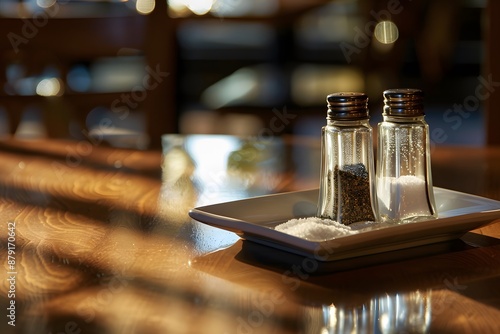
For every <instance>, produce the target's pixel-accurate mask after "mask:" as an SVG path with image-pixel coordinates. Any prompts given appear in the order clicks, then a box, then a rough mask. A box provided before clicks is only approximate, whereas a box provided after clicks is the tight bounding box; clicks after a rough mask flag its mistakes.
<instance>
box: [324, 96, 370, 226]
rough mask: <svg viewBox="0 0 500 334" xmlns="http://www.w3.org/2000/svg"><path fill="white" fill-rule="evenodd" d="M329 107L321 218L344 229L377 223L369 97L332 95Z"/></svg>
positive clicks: (328, 99)
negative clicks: (342, 225) (357, 223)
mask: <svg viewBox="0 0 500 334" xmlns="http://www.w3.org/2000/svg"><path fill="white" fill-rule="evenodd" d="M327 105H328V111H327V118H326V119H327V124H326V125H325V126H324V127H323V128H322V132H321V170H320V174H321V175H320V190H319V191H320V192H319V202H318V212H317V215H318V216H319V217H321V218H328V219H332V220H335V221H337V222H339V223H342V224H344V225H350V224H352V223H355V222H361V221H374V220H375V219H376V202H375V191H376V189H375V179H374V176H375V174H374V158H373V134H372V132H373V131H372V128H371V126H370V124H369V113H368V97H367V96H366V94H364V93H355V92H340V93H335V94H330V95H328V96H327Z"/></svg>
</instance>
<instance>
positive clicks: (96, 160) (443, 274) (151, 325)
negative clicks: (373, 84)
mask: <svg viewBox="0 0 500 334" xmlns="http://www.w3.org/2000/svg"><path fill="white" fill-rule="evenodd" d="M231 143H233V144H234V140H233V141H231ZM238 145H240V146H237V148H236V151H234V148H231V150H232V151H231V152H227V153H228V154H229V155H228V156H231V153H233V154H234V152H236V153H237V154H240V156H244V157H245V156H246V157H248V156H252V157H253V158H251V159H250V160H248V161H246V163H244V164H241V163H240V164H236V165H234V164H231V168H223V169H220V167H219V169H218V170H209V168H210V166H211V164H212V162H213V161H212V162H211V160H210V159H213V156H216V155H215V154H216V152H212V154H208V157H207V156H204V157H200V158H199V159H198V157H196V156H195V155H193V154H192V152H189V151H186V152H184V151H182V150H181V151H175V152H173V153H172V152H168V153H170V155H168V156H167V154H166V153H165V154H162V152H160V151H135V150H125V149H116V148H111V147H107V146H105V145H104V144H101V145H93V144H92V143H90V142H86V141H80V142H65V141H49V140H44V141H18V140H12V139H6V140H3V141H1V142H0V261H1V263H2V265H3V266H2V271H3V272H2V275H1V276H0V277H1V278H2V282H3V283H2V284H1V285H0V309H2V310H3V311H1V312H0V313H2V318H1V319H2V320H1V321H0V332H1V333H345V332H348V331H349V332H350V331H351V330H352V331H353V332H356V331H357V332H366V333H385V332H408V333H410V332H411V333H425V332H430V333H495V332H496V331H497V330H498V324H499V320H498V319H500V290H499V289H498V287H499V286H500V221H499V222H496V223H494V224H492V225H489V226H487V227H484V228H481V229H478V230H475V231H471V232H469V233H467V234H466V235H465V236H464V237H462V238H461V239H460V240H455V241H453V242H448V243H441V244H435V245H428V246H425V247H418V248H413V249H410V250H408V251H405V252H393V253H391V254H380V255H377V256H376V257H373V258H369V259H367V258H358V259H353V260H352V261H345V262H344V263H338V264H335V265H334V266H330V267H328V266H327V267H320V266H319V264H318V263H316V264H315V263H312V262H311V260H310V259H307V258H303V257H300V256H295V255H292V254H288V253H285V252H281V251H278V250H276V249H271V248H267V247H265V246H260V245H256V244H253V243H251V242H249V241H242V240H240V239H239V238H238V237H237V236H236V235H234V234H232V233H230V232H226V231H222V230H219V229H216V228H213V227H210V226H207V225H204V224H202V223H199V222H196V221H192V220H191V219H190V218H189V216H188V211H189V209H191V208H193V207H195V206H198V205H200V204H208V203H217V202H220V201H226V200H231V199H239V198H245V197H251V196H255V195H262V194H269V193H277V192H284V191H289V190H304V189H309V188H312V187H317V184H318V181H319V180H318V179H317V178H318V176H319V173H318V165H319V161H318V159H317V157H318V156H319V155H318V154H319V153H318V152H319V145H318V143H316V142H315V141H311V140H309V139H301V138H285V140H284V141H283V142H282V146H280V150H281V151H282V153H283V155H280V159H279V160H276V159H272V157H273V155H269V154H266V152H265V149H264V151H260V149H258V148H259V147H260V146H256V145H254V144H249V143H247V142H242V143H239V144H238ZM213 149H214V150H217V149H224V146H223V145H221V146H214V147H213ZM249 152H250V153H252V154H249ZM255 154H257V156H258V158H255ZM203 159H205V160H203ZM432 163H433V179H434V184H435V185H436V186H440V187H444V188H449V189H454V190H458V191H462V192H467V193H472V194H476V195H480V196H485V197H489V198H492V199H496V200H500V148H498V147H497V148H495V147H487V148H464V147H436V148H434V149H433V151H432ZM224 166H226V167H227V165H224ZM235 166H236V167H235ZM202 172H203V173H202ZM207 175H208V176H207ZM9 223H15V230H14V232H15V241H14V240H13V239H10V241H13V242H11V245H10V246H9ZM10 226H12V224H11V225H10ZM12 245H14V246H15V248H12V247H11V246H12ZM9 249H11V250H14V251H15V252H14V253H12V252H11V256H14V258H13V259H14V266H13V267H10V263H9V262H8V261H9V259H12V258H9V257H8V255H9ZM320 269H321V270H320ZM12 272H14V273H15V274H12ZM12 276H14V278H15V279H14V281H15V285H14V292H15V297H9V291H12V288H13V286H12V284H11V281H12V280H11V281H9V279H11V277H12ZM12 301H15V327H14V326H12V325H10V324H9V321H11V320H10V319H9V317H8V315H9V314H10V311H9V310H8V309H7V308H8V307H9V306H10V305H11V303H12Z"/></svg>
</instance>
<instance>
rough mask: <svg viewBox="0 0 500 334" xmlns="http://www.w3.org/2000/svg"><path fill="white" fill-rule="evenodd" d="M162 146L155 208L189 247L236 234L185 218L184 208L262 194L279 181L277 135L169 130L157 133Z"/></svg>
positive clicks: (215, 244)
mask: <svg viewBox="0 0 500 334" xmlns="http://www.w3.org/2000/svg"><path fill="white" fill-rule="evenodd" d="M162 146H163V161H162V189H161V195H160V198H159V207H160V209H161V211H160V212H162V213H163V214H165V217H168V220H169V224H171V225H172V226H171V227H170V228H175V229H178V231H179V233H180V235H183V236H184V237H186V238H188V239H189V240H191V241H192V242H193V244H194V245H193V246H194V247H193V251H194V252H200V253H202V252H207V251H213V250H215V249H218V248H221V247H226V246H229V245H231V244H232V243H234V242H235V241H236V240H237V237H236V236H235V235H234V234H233V233H230V232H224V231H221V230H220V229H215V228H212V227H210V226H208V225H205V224H201V223H197V222H194V221H191V220H190V219H189V216H188V212H189V210H190V209H192V208H194V207H197V206H203V205H209V204H215V203H221V202H228V201H233V200H238V199H243V198H247V197H251V196H257V195H264V194H268V193H271V192H274V191H275V189H276V187H277V186H278V185H279V184H280V182H281V179H280V177H279V175H280V174H281V171H282V169H283V168H284V159H283V151H284V150H283V147H284V143H283V141H282V140H281V139H279V138H273V139H256V138H248V139H244V138H238V137H234V136H226V135H188V136H183V135H176V134H171V135H164V136H163V137H162ZM190 221H191V223H190V224H189V222H190ZM186 223H188V224H186Z"/></svg>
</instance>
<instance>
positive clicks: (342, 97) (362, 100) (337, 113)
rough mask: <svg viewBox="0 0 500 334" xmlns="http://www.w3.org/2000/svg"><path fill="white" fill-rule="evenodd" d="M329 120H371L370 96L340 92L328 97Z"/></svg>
mask: <svg viewBox="0 0 500 334" xmlns="http://www.w3.org/2000/svg"><path fill="white" fill-rule="evenodd" d="M326 101H327V106H328V112H327V115H328V117H327V118H328V119H331V120H360V119H367V118H369V113H368V96H367V95H366V94H364V93H358V92H339V93H334V94H330V95H328V96H327V97H326Z"/></svg>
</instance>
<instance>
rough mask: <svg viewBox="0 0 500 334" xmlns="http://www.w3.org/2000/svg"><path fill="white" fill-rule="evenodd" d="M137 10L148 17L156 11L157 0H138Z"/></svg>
mask: <svg viewBox="0 0 500 334" xmlns="http://www.w3.org/2000/svg"><path fill="white" fill-rule="evenodd" d="M135 9H136V10H137V11H138V12H139V13H140V14H144V15H147V14H149V13H151V12H153V10H154V9H155V0H137V2H136V4H135Z"/></svg>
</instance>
